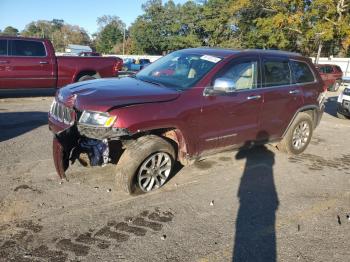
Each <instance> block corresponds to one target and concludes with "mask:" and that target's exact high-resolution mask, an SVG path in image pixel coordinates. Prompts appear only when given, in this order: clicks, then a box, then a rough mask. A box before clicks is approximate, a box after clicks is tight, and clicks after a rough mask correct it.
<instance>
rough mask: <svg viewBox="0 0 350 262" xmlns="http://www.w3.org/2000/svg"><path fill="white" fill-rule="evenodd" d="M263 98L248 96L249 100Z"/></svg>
mask: <svg viewBox="0 0 350 262" xmlns="http://www.w3.org/2000/svg"><path fill="white" fill-rule="evenodd" d="M260 98H261V95H255V96H248V97H247V99H248V100H258V99H260Z"/></svg>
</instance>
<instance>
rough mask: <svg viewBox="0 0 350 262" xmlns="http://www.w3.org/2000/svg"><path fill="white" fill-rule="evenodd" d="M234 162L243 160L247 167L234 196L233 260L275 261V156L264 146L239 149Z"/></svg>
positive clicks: (277, 203) (276, 196)
mask: <svg viewBox="0 0 350 262" xmlns="http://www.w3.org/2000/svg"><path fill="white" fill-rule="evenodd" d="M236 159H246V164H245V168H244V171H243V174H242V177H241V181H240V186H239V190H238V194H237V196H238V198H239V202H240V205H239V210H238V214H237V219H236V232H235V240H234V249H233V255H232V261H234V262H237V261H269V262H273V261H276V259H277V258H276V253H277V251H276V228H275V225H276V211H277V209H278V205H279V200H278V195H277V191H276V187H275V183H274V178H273V165H274V163H275V154H274V153H273V152H272V151H270V150H269V149H268V148H267V147H266V146H257V147H253V148H250V149H249V148H248V149H247V147H242V148H241V149H240V150H239V151H238V153H237V154H236Z"/></svg>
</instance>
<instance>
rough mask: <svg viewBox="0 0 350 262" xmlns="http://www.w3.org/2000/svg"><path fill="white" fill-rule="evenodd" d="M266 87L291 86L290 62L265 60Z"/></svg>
mask: <svg viewBox="0 0 350 262" xmlns="http://www.w3.org/2000/svg"><path fill="white" fill-rule="evenodd" d="M263 69H264V87H273V86H285V85H290V84H291V71H290V68H289V63H288V60H282V59H281V60H279V59H265V60H264V62H263Z"/></svg>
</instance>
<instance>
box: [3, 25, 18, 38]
mask: <svg viewBox="0 0 350 262" xmlns="http://www.w3.org/2000/svg"><path fill="white" fill-rule="evenodd" d="M1 34H2V35H7V36H17V35H18V29H17V28H14V27H12V26H7V27H5V29H4V31H2V33H1Z"/></svg>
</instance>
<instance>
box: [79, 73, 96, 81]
mask: <svg viewBox="0 0 350 262" xmlns="http://www.w3.org/2000/svg"><path fill="white" fill-rule="evenodd" d="M94 79H96V77H93V76H90V75H83V76H81V77H79V79H78V82H82V81H86V80H94Z"/></svg>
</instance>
